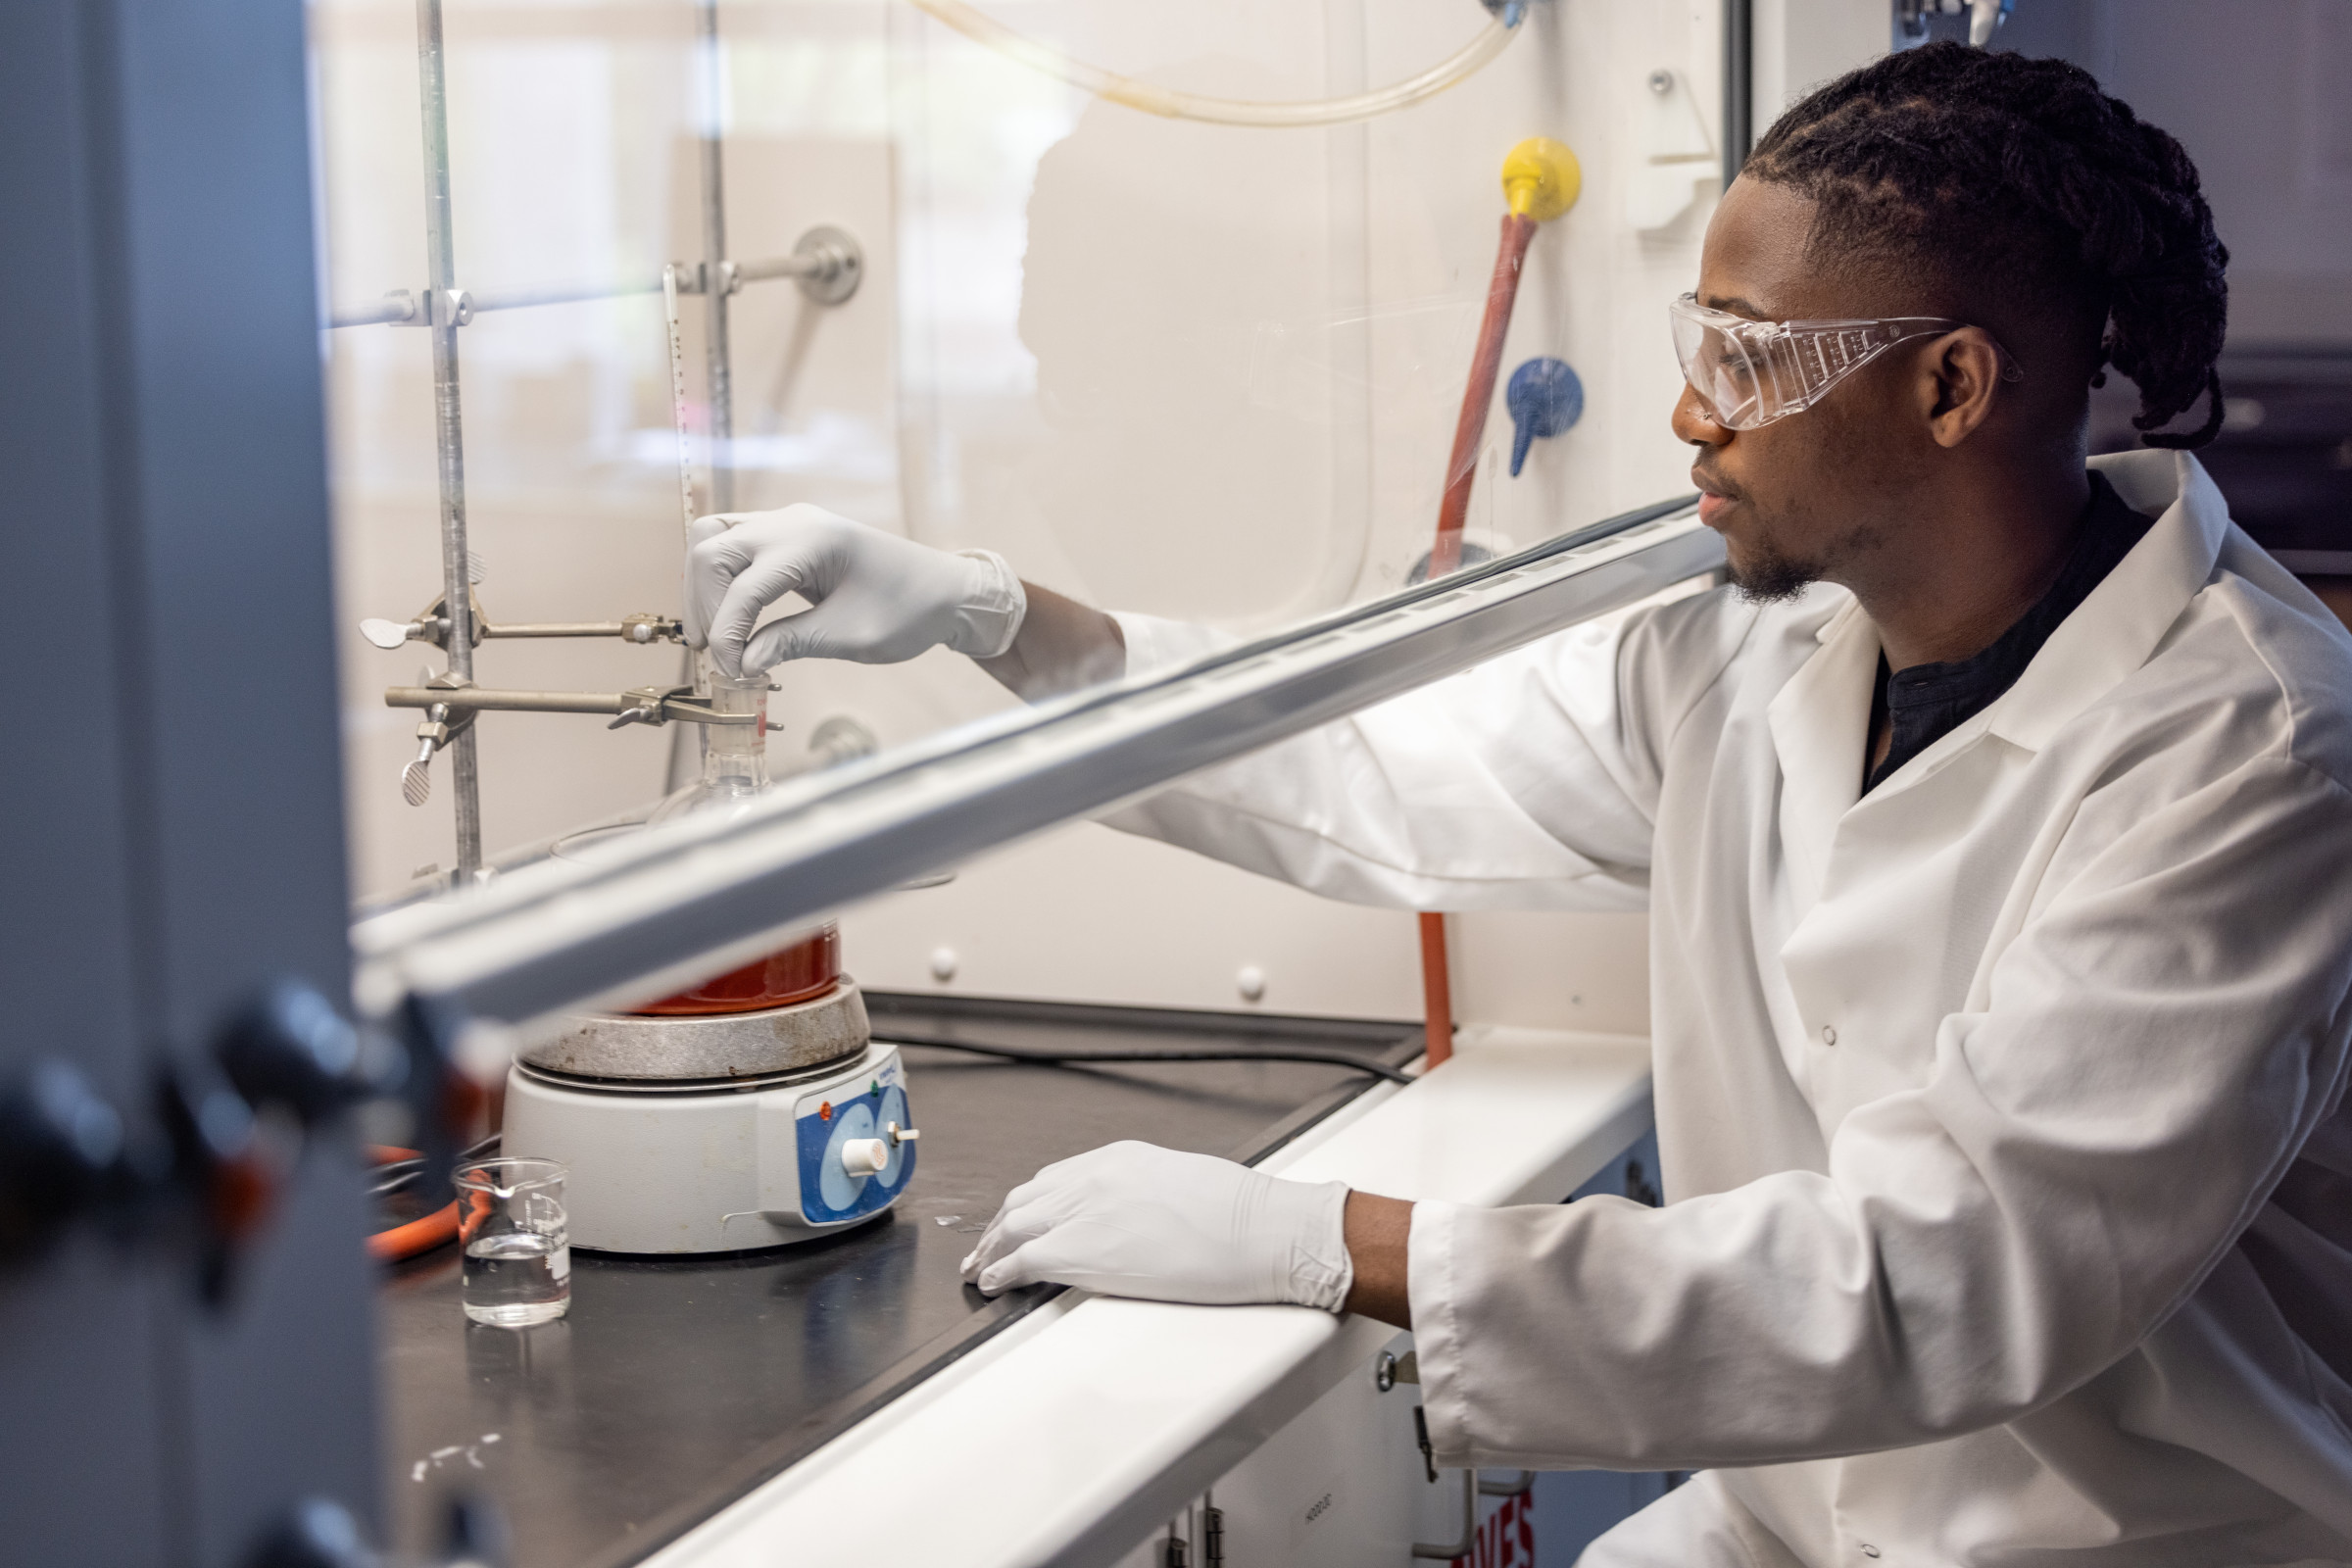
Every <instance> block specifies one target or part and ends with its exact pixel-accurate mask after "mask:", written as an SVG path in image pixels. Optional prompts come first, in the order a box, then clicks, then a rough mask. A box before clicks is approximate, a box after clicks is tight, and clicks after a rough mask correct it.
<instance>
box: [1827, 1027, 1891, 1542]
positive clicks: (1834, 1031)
mask: <svg viewBox="0 0 2352 1568" xmlns="http://www.w3.org/2000/svg"><path fill="white" fill-rule="evenodd" d="M1821 1043H1822V1044H1823V1045H1825V1046H1834V1045H1836V1044H1837V1043H1838V1026H1837V1025H1836V1024H1833V1023H1825V1024H1823V1025H1822V1026H1821ZM1871 1555H1872V1556H1874V1557H1875V1556H1877V1555H1878V1553H1877V1552H1875V1551H1874V1552H1872V1553H1871Z"/></svg>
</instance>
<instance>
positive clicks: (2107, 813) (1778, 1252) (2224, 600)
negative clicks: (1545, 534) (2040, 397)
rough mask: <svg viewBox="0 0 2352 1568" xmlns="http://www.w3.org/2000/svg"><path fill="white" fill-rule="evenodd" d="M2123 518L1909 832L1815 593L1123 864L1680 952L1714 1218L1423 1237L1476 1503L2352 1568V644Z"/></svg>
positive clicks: (2148, 503) (1494, 684)
mask: <svg viewBox="0 0 2352 1568" xmlns="http://www.w3.org/2000/svg"><path fill="white" fill-rule="evenodd" d="M2097 465H2098V466H2099V467H2101V468H2102V469H2103V470H2104V471H2105V472H2106V474H2107V475H2108V477H2109V479H2110V480H2111V481H2112V482H2113V483H2114V484H2115V486H2116V488H2117V490H2118V491H2119V492H2121V494H2122V495H2123V497H2124V499H2125V501H2126V502H2128V503H2129V504H2130V505H2131V506H2133V507H2134V508H2136V509H2138V510H2140V511H2142V512H2150V513H2154V512H2158V511H2160V510H2161V512H2162V516H2161V517H2160V518H2159V520H2158V521H2157V522H2156V523H2155V525H2154V526H2153V527H2152V528H2151V529H2150V530H2149V532H2148V534H2147V535H2146V537H2145V538H2143V539H2142V540H2141V541H2140V543H2139V544H2138V546H2137V547H2136V548H2134V549H2133V550H2132V552H2131V555H2130V556H2129V557H2127V558H2126V559H2125V560H2124V561H2123V563H2122V564H2119V565H2118V566H2117V567H2116V568H2115V570H2114V572H2113V573H2112V574H2111V575H2110V576H2109V577H2108V579H2107V580H2106V581H2105V582H2103V583H2102V584H2100V585H2099V587H2098V588H2097V589H2096V590H2095V591H2094V592H2093V593H2092V594H2091V596H2090V598H2089V599H2088V600H2087V601H2086V602H2085V603H2084V604H2083V605H2082V607H2081V608H2080V609H2079V610H2078V611H2077V612H2076V613H2074V615H2073V616H2071V617H2070V618H2069V619H2068V620H2067V621H2066V622H2065V624H2063V625H2062V626H2061V627H2059V629H2058V630H2057V631H2056V632H2055V633H2054V634H2053V635H2052V636H2051V638H2050V640H2049V642H2048V643H2047V644H2046V645H2045V646H2044V647H2043V649H2042V650H2041V652H2040V654H2039V655H2038V656H2037V657H2036V658H2035V659H2034V662H2033V664H2032V665H2031V666H2030V667H2029V668H2028V669H2027V670H2026V672H2025V674H2024V675H2023V676H2022V677H2021V678H2020V679H2019V680H2018V682H2017V684H2016V685H2015V686H2014V687H2012V688H2011V689H2010V690H2009V691H2008V692H2007V693H2006V694H2005V695H2004V696H2002V697H2001V698H2000V699H1999V700H1998V701H1997V702H1995V703H1994V704H1993V705H1992V706H1991V707H1990V708H1989V709H1987V710H1986V711H1984V712H1982V713H1980V714H1978V715H1977V716H1976V717H1975V718H1973V719H1971V720H1969V721H1968V722H1967V723H1964V724H1962V725H1961V726H1959V728H1957V729H1956V730H1954V731H1953V732H1952V733H1950V734H1948V735H1946V736H1944V737H1943V738H1942V739H1941V740H1939V741H1937V742H1936V744H1935V745H1934V746H1932V747H1930V748H1929V749H1928V750H1927V751H1926V752H1925V753H1923V754H1922V755H1920V756H1919V757H1918V758H1916V759H1914V760H1912V761H1910V762H1909V763H1908V764H1906V765H1905V766H1904V767H1903V768H1902V769H1901V770H1900V771H1899V772H1898V773H1896V774H1895V775H1894V776H1893V777H1891V778H1889V779H1888V780H1887V781H1886V782H1885V783H1883V784H1881V785H1880V786H1879V787H1878V788H1877V789H1876V790H1874V791H1873V792H1872V793H1871V794H1870V795H1868V796H1867V797H1863V796H1862V795H1861V783H1862V776H1863V750H1864V746H1865V739H1866V737H1865V730H1866V727H1867V724H1868V719H1869V714H1870V708H1871V695H1872V683H1873V680H1874V679H1875V674H1876V669H1877V664H1878V657H1879V640H1878V634H1877V631H1876V629H1875V628H1874V627H1873V626H1872V624H1871V622H1870V620H1869V618H1868V617H1867V616H1866V615H1864V614H1863V613H1861V611H1860V609H1859V607H1858V606H1857V604H1856V603H1855V601H1854V600H1853V599H1852V598H1851V596H1850V595H1848V594H1846V593H1845V592H1843V591H1842V590H1839V589H1836V588H1831V587H1826V586H1820V587H1816V588H1814V589H1812V590H1810V591H1809V592H1807V593H1806V594H1805V595H1803V596H1802V597H1801V598H1800V599H1798V600H1797V601H1795V602H1793V603H1788V604H1782V605H1775V606H1770V607H1764V608H1758V607H1755V606H1751V605H1748V604H1746V603H1743V602H1742V601H1741V600H1740V599H1739V598H1738V597H1737V596H1736V595H1733V594H1731V593H1730V592H1728V591H1723V592H1716V593H1712V594H1707V595H1704V596H1700V597H1695V598H1691V599H1686V600H1683V601H1680V602H1677V603H1674V604H1670V605H1666V606H1663V607H1659V608H1656V609H1653V610H1649V611H1645V612H1643V613H1639V614H1637V615H1635V616H1633V617H1632V618H1630V619H1629V620H1625V621H1623V622H1621V623H1619V624H1617V625H1614V626H1609V627H1588V628H1578V629H1573V630H1570V631H1567V632H1564V633H1561V634H1559V635H1557V636H1554V637H1552V638H1550V639H1547V640H1545V641H1544V642H1542V643H1539V644H1537V645H1535V646H1533V647H1531V648H1529V649H1526V650H1523V651H1522V652H1520V653H1517V654H1514V655H1511V656H1509V657H1506V658H1503V659H1500V660H1497V661H1495V662H1492V663H1490V664H1488V665H1486V666H1484V667H1482V668H1480V669H1478V670H1475V671H1472V672H1470V673H1468V674H1465V675H1462V676H1459V677H1456V678H1454V679H1452V680H1448V681H1445V682H1442V683H1440V684H1438V685H1436V686H1433V687H1430V688H1427V689H1425V690H1423V691H1421V692H1417V693H1414V694H1412V695H1410V696H1408V697H1405V698H1402V699H1399V700H1397V701H1396V702H1393V703H1390V704H1387V705H1384V706H1383V707H1381V708H1378V709H1375V710H1371V711H1366V712H1364V713H1361V714H1359V715H1357V716H1355V717H1354V718H1353V719H1351V720H1349V721H1348V722H1345V723H1340V724H1335V725H1332V726H1329V727H1327V728H1325V729H1322V730H1319V731H1317V732H1315V733H1313V734H1311V735H1308V736H1304V737H1301V738H1299V739H1297V740H1294V741H1291V742H1289V743H1286V744H1284V745H1281V746H1278V747H1275V748H1272V749H1269V750H1268V751H1266V752H1263V753H1260V754H1258V755H1256V756H1254V757H1251V758H1249V759H1246V760H1242V761H1240V762H1237V763H1232V764H1228V765H1226V766H1224V767H1221V768H1218V769H1216V770H1213V771H1211V772H1209V773H1206V774H1204V775H1201V776H1200V777H1198V778H1195V779H1193V780H1191V781H1189V782H1188V783H1185V784H1183V785H1181V786H1179V787H1177V788H1175V789H1172V790H1170V791H1168V792H1166V793H1165V794H1162V795H1159V796H1156V797H1154V798H1152V799H1151V800H1149V801H1147V802H1145V803H1144V804H1143V805H1141V806H1138V807H1134V808H1130V809H1127V810H1125V811H1123V812H1122V813H1120V814H1119V815H1118V816H1117V817H1115V818H1114V819H1113V820H1114V822H1115V824H1116V825H1119V826H1122V827H1125V828H1128V829H1130V830H1132V831H1136V832H1141V833H1147V834H1151V835H1153V836H1156V837H1159V838H1163V839H1166V840H1169V841H1172V842H1175V843H1178V844H1183V845H1186V846H1188V847H1190V848H1193V849H1195V850H1199V851H1201V852H1204V853H1206V854H1209V855H1212V856H1216V857H1218V858H1222V859H1226V860H1229V861H1232V862H1234V863H1235V864H1238V865H1243V866H1247V867H1249V868H1250V869H1252V870H1256V871H1260V872H1263V873H1265V874H1267V875H1270V876H1275V877H1280V878H1282V879H1283V880H1285V881H1289V882H1294V883H1297V884H1299V885H1300V886H1302V887H1307V888H1312V889H1315V890H1318V891H1320V892H1323V893H1327V894H1330V895H1333V896H1335V897H1338V898H1342V899H1350V900H1356V901H1360V902H1365V903H1376V904H1394V905H1407V906H1416V907H1425V908H1446V909H1495V908H1556V909H1596V908H1597V909H1622V908H1632V907H1642V906H1646V907H1648V909H1649V911H1650V929H1651V960H1650V961H1651V969H1652V973H1651V993H1652V1030H1653V1037H1654V1043H1655V1063H1656V1085H1657V1112H1658V1135H1659V1141H1660V1150H1661V1153H1662V1155H1663V1163H1664V1177H1665V1183H1666V1196H1667V1198H1668V1200H1669V1201H1668V1204H1667V1206H1666V1207H1664V1208H1660V1209H1651V1208H1645V1207H1642V1206H1639V1205H1637V1204H1635V1203H1632V1202H1629V1201H1622V1200H1618V1199H1607V1198H1603V1199H1593V1200H1589V1201H1584V1202H1580V1203H1576V1204H1573V1205H1568V1206H1557V1205H1553V1206H1544V1207H1520V1208H1505V1209H1483V1210H1482V1209H1471V1208H1461V1207H1454V1206H1449V1205H1444V1204H1435V1203H1424V1204H1421V1205H1419V1206H1418V1207H1417V1209H1416V1210H1415V1214H1414V1220H1413V1227H1412V1238H1411V1252H1410V1265H1411V1285H1410V1291H1411V1299H1412V1306H1413V1316H1414V1326H1415V1330H1416V1332H1417V1334H1418V1337H1419V1347H1420V1356H1421V1369H1422V1378H1423V1396H1424V1398H1425V1399H1426V1401H1427V1405H1428V1410H1429V1417H1430V1423H1429V1424H1430V1434H1431V1437H1432V1440H1433V1441H1434V1443H1435V1445H1436V1447H1437V1451H1438V1456H1439V1460H1440V1462H1441V1463H1446V1464H1453V1465H1467V1464H1473V1463H1476V1464H1491V1465H1531V1466H1536V1467H1550V1468H1559V1467H1566V1466H1584V1465H1592V1466H1604V1467H1616V1468H1633V1469H1666V1468H1676V1469H1687V1468H1695V1467H1702V1466H1707V1467H1726V1468H1724V1469H1721V1470H1719V1471H1718V1472H1717V1473H1716V1474H1715V1475H1713V1476H1711V1477H1709V1480H1708V1488H1707V1489H1705V1490H1707V1491H1711V1492H1712V1493H1713V1494H1715V1495H1719V1496H1721V1497H1723V1498H1725V1499H1727V1500H1726V1502H1725V1507H1727V1508H1730V1509H1733V1510H1735V1511H1738V1510H1744V1511H1745V1514H1746V1515H1752V1522H1751V1523H1743V1524H1741V1525H1740V1532H1745V1533H1749V1534H1752V1523H1760V1524H1761V1525H1762V1526H1763V1527H1764V1529H1765V1530H1766V1531H1769V1532H1770V1537H1771V1538H1777V1539H1760V1540H1750V1541H1749V1542H1748V1544H1747V1546H1746V1547H1745V1548H1744V1554H1745V1555H1746V1556H1748V1557H1750V1558H1752V1559H1753V1560H1754V1561H1755V1562H1756V1563H1757V1564H1758V1568H1763V1565H1766V1564H1775V1563H1780V1562H1783V1561H1786V1560H1788V1558H1787V1557H1783V1556H1780V1555H1778V1553H1780V1551H1781V1549H1782V1548H1783V1547H1785V1548H1786V1551H1787V1553H1788V1556H1789V1557H1792V1558H1793V1559H1794V1560H1796V1561H1799V1562H1802V1563H1806V1564H1812V1565H1817V1568H1820V1565H1829V1564H1833V1563H1836V1564H1854V1563H1861V1562H1864V1561H1866V1560H1870V1559H1877V1560H1881V1561H1884V1562H1887V1563H1888V1564H1930V1563H1934V1564H1945V1563H1965V1564H2003V1565H2008V1564H2035V1565H2041V1564H2070V1565H2072V1564H2080V1565H2086V1568H2087V1565H2100V1568H2106V1565H2110V1564H2113V1565H2123V1564H2130V1565H2131V1568H2169V1565H2175V1564H2178V1565H2181V1568H2188V1565H2194V1568H2215V1565H2218V1564H2254V1563H2266V1564H2268V1563H2284V1562H2293V1561H2298V1560H2306V1561H2308V1560H2324V1561H2329V1562H2333V1561H2346V1562H2352V1381H2348V1380H2352V1115H2348V1114H2347V1113H2346V1112H2345V1110H2344V1105H2343V1101H2344V1087H2345V1081H2346V1071H2347V1068H2346V1059H2347V1034H2348V1033H2352V1004H2348V1002H2347V992H2348V990H2352V795H2348V794H2347V782H2348V781H2352V639H2348V638H2347V636H2346V635H2345V632H2344V630H2343V628H2342V627H2341V626H2340V625H2338V624H2337V622H2336V621H2335V620H2334V619H2333V618H2332V617H2331V616H2329V615H2328V613H2327V611H2326V610H2325V609H2324V608H2323V607H2322V606H2321V605H2320V604H2319V603H2318V602H2317V601H2316V600H2315V599H2314V598H2313V597H2312V596H2311V595H2310V594H2309V593H2308V592H2307V591H2306V590H2305V589H2304V588H2303V587H2302V586H2301V585H2300V584H2298V583H2297V582H2295V581H2294V579H2293V578H2292V577H2290V576H2289V575H2287V573H2286V572H2284V571H2283V570H2282V569H2280V568H2279V566H2278V564H2276V563H2275V562H2273V561H2272V560H2271V559H2270V558H2269V557H2268V556H2267V555H2265V554H2264V553H2263V552H2262V551H2261V550H2260V549H2259V548H2258V547H2256V546H2255V545H2254V544H2253V543H2252V542H2251V541H2250V540H2248V539H2247V538H2246V537H2245V535H2244V534H2243V533H2242V532H2240V531H2239V530H2238V529H2237V528H2236V527H2235V526H2233V525H2232V524H2231V523H2230V522H2229V517H2228V514H2227V511H2226V508H2225V505H2224V503H2223V500H2222V497H2221V495H2220V494H2219V492H2218V491H2216V490H2215V489H2214V487H2213V484H2212V481H2211V480H2210V479H2209V478H2207V477H2206V475H2205V472H2204V470H2203V469H2202V468H2201V467H2200V466H2198V465H2197V464H2196V463H2195V462H2194V461H2193V460H2192V459H2189V458H2188V457H2186V456H2185V455H2181V456H2178V457H2176V456H2175V455H2172V454H2167V453H2157V452H2145V453H2135V454H2131V455H2127V456H2123V457H2116V458H2105V459H2100V460H2097ZM1124 625H1125V627H1126V630H1127V634H1128V637H1129V639H1130V649H1131V655H1132V658H1133V659H1134V661H1135V662H1137V663H1138V664H1142V665H1150V664H1153V663H1162V662H1170V661H1174V660H1177V659H1181V658H1184V657H1187V656H1188V655H1190V654H1191V653H1193V652H1196V651H1198V650H1199V649H1200V648H1201V646H1202V642H1203V639H1204V637H1205V634H1204V633H1202V632H1201V631H1200V630H1198V629H1197V628H1189V627H1179V626H1176V625H1173V624H1171V623H1168V622H1164V621H1153V620H1150V619H1147V618H1145V617H1124ZM1732 1467H1738V1468H1732ZM1703 1505H1704V1497H1703V1495H1701V1494H1693V1495H1692V1497H1691V1498H1688V1499H1686V1501H1685V1503H1684V1504H1683V1505H1682V1506H1681V1509H1680V1514H1679V1515H1676V1516H1675V1517H1684V1518H1697V1517H1699V1516H1700V1515H1701V1514H1702V1513H1703V1512H1704V1511H1705V1509H1704V1506H1703ZM1674 1528H1676V1529H1682V1528H1684V1527H1683V1526H1675V1527H1674ZM1690 1528H1691V1529H1692V1530H1696V1529H1697V1528H1698V1527H1696V1526H1691V1527H1690ZM1708 1528H1709V1529H1712V1530H1714V1531H1716V1535H1714V1536H1710V1537H1709V1539H1726V1538H1725V1537H1724V1536H1723V1534H1722V1532H1723V1525H1722V1521H1721V1520H1720V1519H1718V1520H1716V1521H1714V1523H1713V1524H1712V1525H1711V1526H1709V1527H1708ZM1622 1560H1626V1561H1635V1560H1640V1561H1650V1560H1653V1559H1652V1558H1650V1557H1648V1556H1640V1557H1627V1558H1624V1559H1622ZM1654 1560H1657V1561H1660V1562H1666V1561H1672V1560H1675V1553H1674V1551H1672V1550H1665V1551H1662V1552H1660V1553H1659V1554H1658V1555H1657V1556H1656V1557H1655V1559H1654ZM1683 1560H1685V1561H1690V1562H1697V1561H1701V1560H1706V1561H1713V1560H1716V1559H1715V1558H1713V1557H1710V1556H1706V1555H1705V1553H1704V1552H1702V1551H1701V1550H1700V1549H1699V1544H1698V1541H1697V1537H1696V1535H1693V1536H1691V1550H1689V1551H1688V1552H1685V1553H1684V1554H1683Z"/></svg>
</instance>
